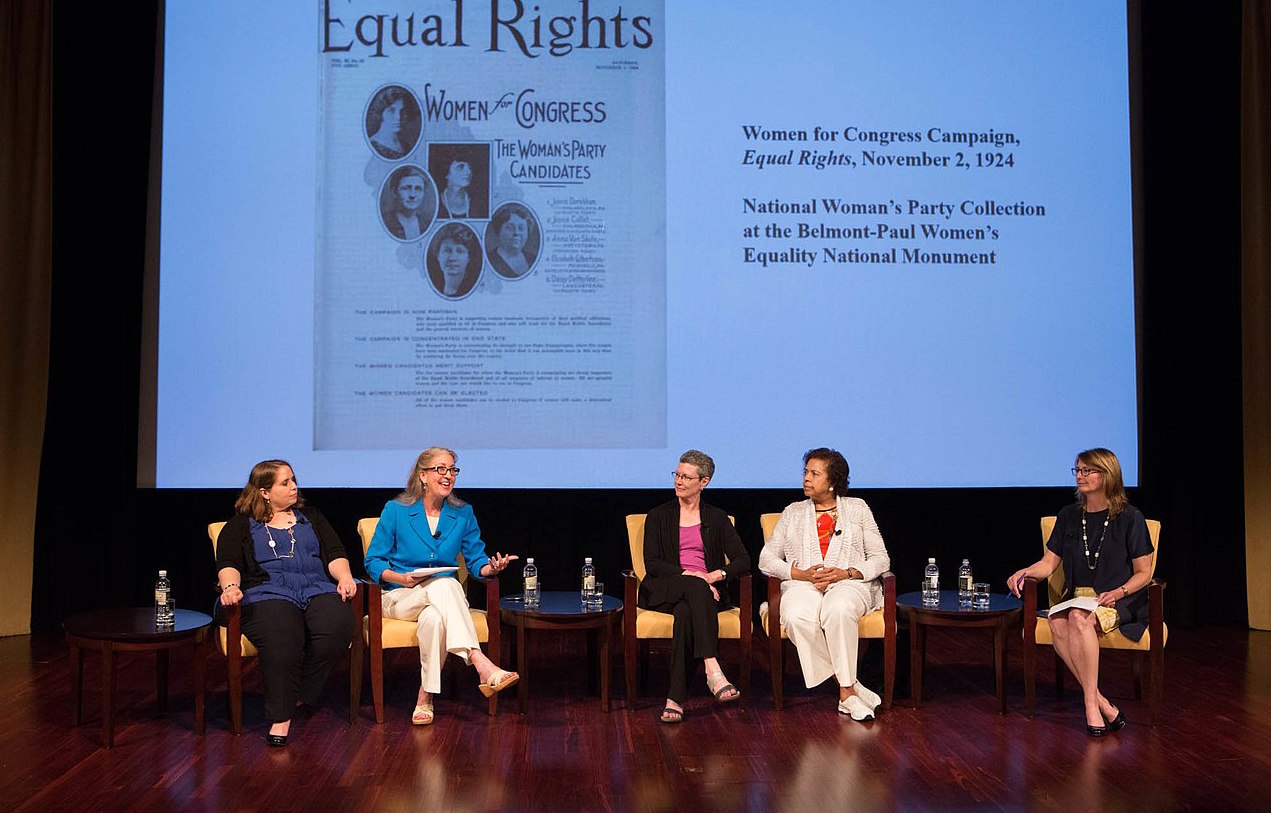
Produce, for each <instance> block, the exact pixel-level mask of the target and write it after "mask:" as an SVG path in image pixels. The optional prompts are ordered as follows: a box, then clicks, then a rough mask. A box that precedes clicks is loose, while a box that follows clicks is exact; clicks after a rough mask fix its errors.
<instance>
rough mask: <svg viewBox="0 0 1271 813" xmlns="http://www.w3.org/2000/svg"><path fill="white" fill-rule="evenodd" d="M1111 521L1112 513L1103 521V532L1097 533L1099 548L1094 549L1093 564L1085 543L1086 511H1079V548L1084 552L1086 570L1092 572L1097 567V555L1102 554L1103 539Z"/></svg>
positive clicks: (1088, 545) (1087, 544)
mask: <svg viewBox="0 0 1271 813" xmlns="http://www.w3.org/2000/svg"><path fill="white" fill-rule="evenodd" d="M1111 521H1112V512H1111V511H1108V515H1107V516H1106V517H1104V519H1103V530H1102V531H1100V532H1099V547H1097V548H1095V549H1094V562H1093V563H1092V562H1091V561H1090V543H1089V542H1088V541H1086V509H1085V508H1084V507H1083V508H1082V509H1081V547H1082V548H1084V549H1085V551H1086V568H1087V569H1088V570H1094V569H1095V568H1097V567H1098V566H1099V554H1100V553H1102V552H1103V538H1104V537H1105V536H1107V535H1108V523H1109V522H1111Z"/></svg>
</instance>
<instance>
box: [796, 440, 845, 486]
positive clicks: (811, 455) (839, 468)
mask: <svg viewBox="0 0 1271 813" xmlns="http://www.w3.org/2000/svg"><path fill="white" fill-rule="evenodd" d="M809 460H821V461H824V462H825V465H826V467H827V468H828V469H829V471H828V472H827V474H829V477H830V487H831V488H833V489H834V493H835V494H838V495H840V496H842V495H843V494H846V493H847V484H848V474H850V473H851V469H850V468H849V467H848V465H847V458H846V457H844V456H843V455H842V453H840V452H839V451H837V450H836V449H827V448H825V447H824V446H822V447H821V448H819V449H808V450H807V451H806V452H804V454H803V465H804V466H807V465H808V461H809Z"/></svg>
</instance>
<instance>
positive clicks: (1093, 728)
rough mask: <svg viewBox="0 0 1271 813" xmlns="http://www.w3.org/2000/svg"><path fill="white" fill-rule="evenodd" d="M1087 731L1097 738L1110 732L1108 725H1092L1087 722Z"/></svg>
mask: <svg viewBox="0 0 1271 813" xmlns="http://www.w3.org/2000/svg"><path fill="white" fill-rule="evenodd" d="M1086 733H1087V734H1089V735H1090V736H1092V737H1095V738H1096V739H1097V738H1099V737H1102V736H1103V735H1104V734H1107V733H1108V727H1107V726H1106V725H1090V724H1089V723H1086Z"/></svg>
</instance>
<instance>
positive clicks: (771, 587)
mask: <svg viewBox="0 0 1271 813" xmlns="http://www.w3.org/2000/svg"><path fill="white" fill-rule="evenodd" d="M767 578H768V635H769V636H771V635H772V634H773V633H774V632H775V633H776V636H777V637H778V638H780V637H781V579H779V578H777V577H776V576H768V577H767ZM773 627H776V628H777V629H776V630H773Z"/></svg>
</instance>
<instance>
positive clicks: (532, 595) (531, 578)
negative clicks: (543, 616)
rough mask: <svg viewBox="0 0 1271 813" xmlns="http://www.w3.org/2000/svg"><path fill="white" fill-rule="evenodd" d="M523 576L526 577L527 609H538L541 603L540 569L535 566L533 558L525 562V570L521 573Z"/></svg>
mask: <svg viewBox="0 0 1271 813" xmlns="http://www.w3.org/2000/svg"><path fill="white" fill-rule="evenodd" d="M521 575H522V576H524V577H525V596H524V598H525V605H526V606H527V607H537V606H538V601H539V593H538V568H537V567H536V566H535V565H534V557H533V556H531V557H529V558H528V559H526V560H525V569H524V570H522V571H521Z"/></svg>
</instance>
